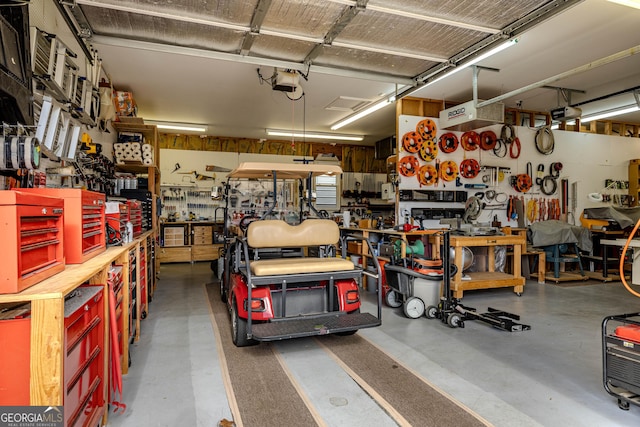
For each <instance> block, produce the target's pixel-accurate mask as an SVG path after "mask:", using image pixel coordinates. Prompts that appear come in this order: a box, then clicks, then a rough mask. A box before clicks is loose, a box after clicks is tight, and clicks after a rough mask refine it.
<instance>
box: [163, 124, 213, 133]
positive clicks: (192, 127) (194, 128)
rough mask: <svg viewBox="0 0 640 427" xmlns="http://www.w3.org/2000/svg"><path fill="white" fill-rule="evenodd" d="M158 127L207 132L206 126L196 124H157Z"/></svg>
mask: <svg viewBox="0 0 640 427" xmlns="http://www.w3.org/2000/svg"><path fill="white" fill-rule="evenodd" d="M156 126H157V128H158V129H166V130H181V131H185V132H203V133H204V132H206V131H207V127H206V126H196V125H164V124H163V125H156Z"/></svg>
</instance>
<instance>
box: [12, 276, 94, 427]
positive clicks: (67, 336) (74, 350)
mask: <svg viewBox="0 0 640 427" xmlns="http://www.w3.org/2000/svg"><path fill="white" fill-rule="evenodd" d="M103 290H104V287H103V286H80V287H78V288H77V289H75V290H74V291H72V292H71V293H70V294H69V295H68V296H67V298H66V299H65V304H64V315H65V317H64V327H65V332H64V361H63V378H64V381H63V387H64V389H63V390H62V396H63V402H62V403H63V405H64V420H65V426H69V427H70V426H83V427H84V426H89V425H95V424H96V420H97V418H98V417H100V416H102V414H103V413H104V412H103V411H104V409H105V408H106V402H105V372H104V363H105V359H104V358H105V354H104V351H105V349H104V338H105V335H104V334H105V324H104V323H105V319H104V299H103V292H104V291H103ZM28 305H29V304H27V306H28ZM27 316H28V314H27ZM30 339H31V319H30V318H29V317H25V318H16V319H11V320H0V406H5V405H29V404H30V392H29V387H30V376H31V375H30V369H31V368H30V358H31V356H30V353H31V341H30Z"/></svg>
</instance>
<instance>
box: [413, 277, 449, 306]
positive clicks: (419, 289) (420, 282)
mask: <svg viewBox="0 0 640 427" xmlns="http://www.w3.org/2000/svg"><path fill="white" fill-rule="evenodd" d="M441 287H442V281H440V280H426V279H415V280H414V282H413V296H415V297H418V298H420V299H421V300H422V301H423V302H424V306H425V307H429V306H430V305H433V306H437V305H438V303H439V302H440V295H441V292H442V291H441Z"/></svg>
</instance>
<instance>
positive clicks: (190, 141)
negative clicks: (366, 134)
mask: <svg viewBox="0 0 640 427" xmlns="http://www.w3.org/2000/svg"><path fill="white" fill-rule="evenodd" d="M159 147H160V148H170V149H175V150H192V151H222V152H230V153H253V154H279V155H289V156H295V155H300V156H311V157H316V156H317V155H318V154H333V155H335V156H336V157H337V158H338V159H340V160H341V165H342V169H343V170H344V171H345V172H362V173H385V172H386V169H385V160H376V159H375V158H374V157H375V148H374V147H365V146H360V145H342V144H335V145H332V144H322V143H311V142H299V141H296V142H295V143H292V142H291V141H283V140H270V139H267V140H258V139H247V138H228V137H217V136H207V137H201V136H199V135H176V134H167V133H161V134H160V135H159Z"/></svg>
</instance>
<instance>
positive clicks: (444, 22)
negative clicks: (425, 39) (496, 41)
mask: <svg viewBox="0 0 640 427" xmlns="http://www.w3.org/2000/svg"><path fill="white" fill-rule="evenodd" d="M328 1H330V2H332V3H339V4H344V5H347V6H351V5H355V4H356V1H355V0H328ZM367 9H369V10H375V11H376V12H380V13H385V14H387V15H395V16H402V17H404V18H412V19H417V20H419V21H425V22H434V23H436V24H442V25H448V26H450V27H458V28H464V29H467V30H474V31H479V32H481V33H488V34H497V33H499V32H500V29H496V28H491V27H485V26H482V25H473V24H468V23H466V22H462V21H454V20H451V19H444V18H438V17H437V16H431V15H424V14H421V13H414V12H408V11H403V10H398V9H392V8H389V7H385V6H378V5H376V4H371V3H369V4H368V5H367Z"/></svg>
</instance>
